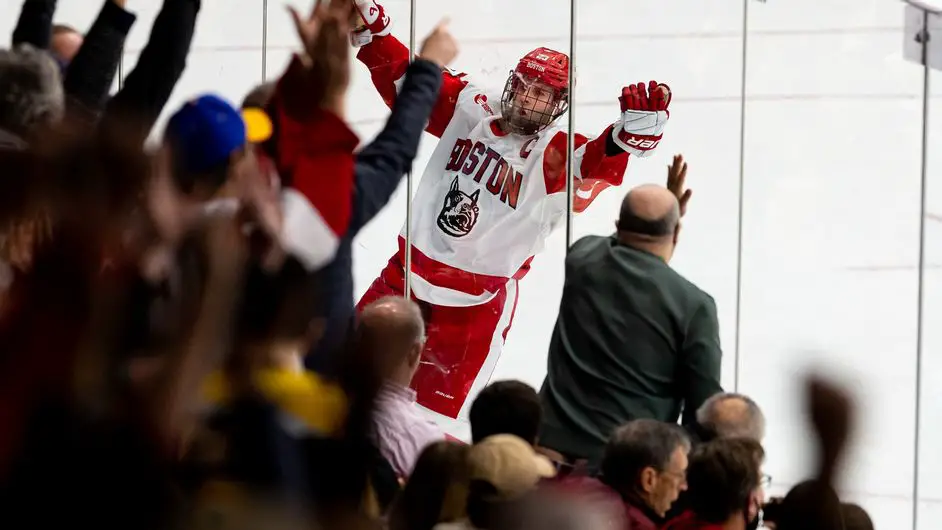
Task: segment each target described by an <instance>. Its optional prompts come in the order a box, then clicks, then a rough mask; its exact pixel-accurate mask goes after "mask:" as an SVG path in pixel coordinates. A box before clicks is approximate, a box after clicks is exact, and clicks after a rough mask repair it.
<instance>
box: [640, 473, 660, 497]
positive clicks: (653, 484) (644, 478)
mask: <svg viewBox="0 0 942 530" xmlns="http://www.w3.org/2000/svg"><path fill="white" fill-rule="evenodd" d="M657 476H658V472H657V470H656V469H654V468H653V467H646V468H644V469H642V470H641V474H640V475H639V480H640V486H641V490H642V491H644V492H645V493H651V492H653V491H654V490H655V489H657Z"/></svg>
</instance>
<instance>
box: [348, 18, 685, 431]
mask: <svg viewBox="0 0 942 530" xmlns="http://www.w3.org/2000/svg"><path fill="white" fill-rule="evenodd" d="M356 5H357V8H358V9H359V11H360V16H361V18H362V24H361V26H360V27H359V28H357V29H356V30H355V31H354V32H353V33H352V35H351V41H352V43H353V45H354V46H356V47H358V48H359V51H358V54H357V58H358V59H359V60H360V61H361V62H362V63H363V64H365V65H366V66H367V67H368V68H369V70H370V74H371V77H372V81H373V84H374V85H375V87H376V89H377V90H378V91H379V94H380V95H381V96H382V98H383V100H384V101H385V102H386V104H387V105H391V104H392V102H393V101H394V99H395V97H396V89H397V84H398V80H399V78H400V77H401V76H402V75H403V73H404V72H405V70H406V67H407V66H408V63H409V50H408V48H406V46H404V45H403V44H402V43H401V42H400V41H399V40H397V39H396V38H395V37H393V36H392V35H391V34H390V19H389V17H388V15H387V14H386V13H385V10H384V9H383V6H382V5H381V4H380V3H378V2H376V1H374V0H356ZM442 76H443V81H444V83H443V86H442V90H441V93H440V96H439V99H438V103H437V104H436V107H435V109H434V111H433V112H432V116H431V119H430V121H429V123H428V127H427V128H426V131H427V132H429V133H431V134H434V135H435V136H437V137H439V138H440V141H439V144H438V146H437V148H436V150H435V152H434V153H433V154H432V157H431V159H430V160H429V163H428V165H427V166H426V169H425V172H424V174H423V175H422V178H421V180H420V181H419V186H418V189H417V190H416V192H415V196H414V197H413V217H412V227H411V230H412V248H411V249H408V251H410V252H411V253H412V267H411V269H412V270H411V288H412V295H413V296H414V297H415V298H416V299H417V301H418V302H419V303H420V304H421V305H422V306H423V310H424V312H425V317H426V319H427V330H428V338H427V342H426V344H425V347H424V348H425V349H424V351H423V354H422V362H421V365H420V367H419V369H418V371H417V373H416V375H415V378H414V379H413V380H412V387H413V389H414V390H415V391H416V393H417V399H418V402H419V404H421V405H423V406H424V407H426V408H428V409H431V410H433V411H435V412H437V413H439V414H442V415H444V416H447V417H449V418H453V419H454V418H458V417H459V414H460V415H461V417H462V418H463V417H464V416H465V414H463V413H462V411H463V409H464V408H465V407H464V405H465V404H466V401H467V400H468V396H469V395H473V394H476V392H477V391H479V390H480V388H481V387H482V386H483V385H484V384H485V383H486V382H487V379H488V378H489V376H490V373H491V372H492V371H493V369H494V366H495V364H496V362H497V359H498V357H499V355H500V351H501V348H502V346H503V344H504V340H505V339H506V336H507V332H508V330H509V329H510V326H511V323H512V321H513V314H514V309H515V307H516V304H517V297H518V293H517V283H518V282H519V281H520V279H522V278H523V277H524V276H525V275H526V274H527V272H528V271H529V268H530V263H531V261H532V260H533V257H534V255H535V254H537V253H538V252H540V250H542V248H543V244H544V240H545V239H546V237H547V236H549V234H550V233H551V232H552V231H553V229H554V228H555V227H556V226H557V225H558V224H559V222H560V221H561V220H563V219H564V218H565V215H566V200H567V194H566V175H567V160H566V156H567V140H568V139H567V131H566V129H565V127H564V126H563V125H562V124H559V123H557V121H558V119H559V117H560V116H562V115H563V113H564V112H565V111H566V110H567V108H568V105H569V91H568V87H569V57H568V56H567V55H566V54H564V53H560V52H557V51H553V50H550V49H548V48H538V49H536V50H533V51H531V52H530V53H528V54H527V55H526V56H525V57H523V58H522V59H521V60H520V61H519V62H518V63H517V65H516V68H515V69H514V70H513V71H511V72H510V76H509V77H508V79H507V82H506V85H505V86H504V90H503V94H502V96H501V97H500V98H498V99H489V98H488V96H487V95H486V94H485V93H484V92H483V91H482V90H481V88H480V87H478V86H475V85H474V84H472V83H471V82H470V81H469V80H468V79H467V76H466V74H463V73H458V72H454V71H451V70H446V71H444V72H443V73H442ZM649 94H650V96H649ZM670 99H671V92H670V89H669V88H668V87H667V85H664V84H659V83H656V82H654V81H651V82H650V83H649V84H644V83H638V84H636V85H631V86H628V87H625V88H624V89H622V95H621V97H620V98H619V100H620V102H621V115H620V116H619V117H618V119H617V120H616V121H615V122H614V123H613V124H612V125H609V126H608V127H606V128H605V130H603V131H602V133H601V134H600V135H599V136H598V137H596V138H594V139H589V138H588V137H586V136H583V135H581V134H576V135H575V137H574V144H575V145H574V148H575V152H574V158H575V160H574V175H573V178H574V179H575V182H574V184H573V188H574V190H575V192H574V195H575V196H574V198H573V201H574V210H575V211H576V212H582V211H584V210H585V209H586V207H588V206H589V204H591V203H592V201H593V200H594V199H595V198H596V197H597V196H598V194H599V192H600V191H602V190H603V189H605V188H607V187H609V186H618V185H620V184H621V183H622V178H623V176H624V174H625V170H626V168H627V164H628V158H629V156H631V155H633V156H636V157H645V156H648V155H650V154H651V153H652V152H653V150H654V149H655V148H656V147H657V145H658V143H659V142H660V141H661V135H662V133H663V131H664V127H665V125H666V123H667V120H668V117H669V113H668V110H667V107H668V104H669V103H670ZM407 228H408V227H406V226H403V228H402V231H401V232H400V235H399V251H398V252H397V253H396V255H394V256H393V257H392V259H390V260H389V263H388V265H387V266H386V268H385V269H384V270H383V271H382V273H381V274H380V277H379V278H377V279H376V280H375V281H374V282H373V284H372V285H371V286H370V288H369V289H368V290H367V292H366V293H365V294H364V296H363V298H362V299H361V300H360V302H359V307H361V308H362V307H363V306H365V305H366V304H369V303H370V302H372V301H373V300H376V299H377V298H380V297H382V296H386V295H391V294H398V295H402V293H403V292H404V286H405V275H404V264H405V262H406V261H405V252H407V249H406V248H405V234H406V230H407ZM446 423H447V422H446Z"/></svg>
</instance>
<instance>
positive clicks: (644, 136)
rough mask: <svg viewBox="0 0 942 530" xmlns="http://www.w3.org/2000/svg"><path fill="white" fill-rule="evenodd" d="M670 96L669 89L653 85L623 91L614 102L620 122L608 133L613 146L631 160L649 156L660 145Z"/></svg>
mask: <svg viewBox="0 0 942 530" xmlns="http://www.w3.org/2000/svg"><path fill="white" fill-rule="evenodd" d="M671 95H672V94H671V89H670V87H668V86H667V85H665V84H664V83H658V82H657V81H651V82H650V83H648V84H647V85H645V84H644V83H638V84H635V85H629V86H627V87H625V88H623V89H622V92H621V97H620V98H618V101H619V103H621V112H622V115H621V119H620V120H619V122H618V123H616V124H615V128H614V129H613V130H612V139H613V140H615V143H616V144H618V146H619V147H621V148H622V149H624V150H625V151H627V152H628V153H631V154H633V155H634V156H637V157H646V156H650V155H651V154H652V153H653V152H654V150H655V149H656V148H657V146H658V144H660V143H661V137H662V135H663V133H664V127H665V126H666V125H667V120H668V119H669V118H670V111H668V110H667V107H668V106H669V105H670V102H671Z"/></svg>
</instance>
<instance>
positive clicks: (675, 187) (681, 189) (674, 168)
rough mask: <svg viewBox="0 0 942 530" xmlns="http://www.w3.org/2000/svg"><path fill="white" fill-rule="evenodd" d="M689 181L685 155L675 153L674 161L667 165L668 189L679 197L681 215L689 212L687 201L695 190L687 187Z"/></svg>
mask: <svg viewBox="0 0 942 530" xmlns="http://www.w3.org/2000/svg"><path fill="white" fill-rule="evenodd" d="M686 181H687V162H686V161H685V160H684V155H674V163H673V164H670V165H668V166H667V189H669V190H670V191H671V193H673V194H674V196H675V197H677V202H678V203H680V216H681V217H683V216H684V214H686V213H687V203H688V202H690V196H691V195H693V190H688V189H685V187H686V186H685V184H686Z"/></svg>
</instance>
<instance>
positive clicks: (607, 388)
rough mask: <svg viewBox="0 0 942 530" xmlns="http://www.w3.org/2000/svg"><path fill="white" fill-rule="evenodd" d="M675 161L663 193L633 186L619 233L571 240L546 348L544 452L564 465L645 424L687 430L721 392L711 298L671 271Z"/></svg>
mask: <svg viewBox="0 0 942 530" xmlns="http://www.w3.org/2000/svg"><path fill="white" fill-rule="evenodd" d="M685 176H686V165H685V164H684V163H683V159H682V158H681V157H679V156H678V157H677V158H675V160H674V165H673V166H671V167H670V169H669V171H668V187H667V188H666V189H665V188H662V187H659V186H654V185H644V186H639V187H637V188H634V189H633V190H631V191H630V192H629V193H628V194H627V195H626V196H625V199H624V201H623V202H622V206H621V213H620V216H619V220H618V222H617V223H616V227H617V233H616V234H615V235H612V236H608V237H602V236H587V237H584V238H582V239H580V240H579V241H576V242H575V243H574V244H573V246H572V248H571V251H570V253H569V255H568V256H567V257H566V279H565V284H564V286H563V295H562V302H561V303H560V309H559V317H558V319H557V321H556V328H555V329H554V330H553V335H552V338H551V342H550V349H549V359H548V371H547V376H546V379H545V381H544V383H543V388H542V389H541V391H540V395H541V398H542V402H543V426H542V429H541V432H540V443H541V445H543V446H545V447H547V448H549V449H552V450H555V451H557V452H559V453H561V454H562V455H563V456H564V457H565V458H566V459H567V460H568V461H576V460H579V459H586V460H588V461H589V463H590V465H591V464H593V463H595V462H597V461H598V459H599V457H600V456H601V453H602V450H603V448H604V447H605V440H606V438H607V436H608V434H609V433H610V432H611V431H612V430H613V429H614V428H615V427H616V426H618V425H620V424H623V423H626V422H628V421H631V420H634V419H641V418H650V419H655V420H659V421H665V422H669V423H674V422H676V421H677V420H678V418H679V417H680V413H681V410H683V418H682V419H683V424H684V425H688V426H689V425H691V424H693V423H694V422H695V421H696V416H695V412H696V410H697V408H699V407H700V406H701V405H702V404H703V403H704V401H706V400H707V398H709V397H710V396H711V395H713V394H716V393H718V392H720V391H722V388H721V387H720V358H721V356H722V352H721V351H720V342H719V326H718V323H717V316H716V304H715V303H714V302H713V298H712V297H710V296H709V295H708V294H706V293H704V292H703V291H701V290H700V289H699V288H697V287H696V286H695V285H694V284H692V283H691V282H689V281H687V280H686V279H684V278H683V277H682V276H681V275H680V274H678V273H677V272H676V271H674V270H673V269H672V268H671V267H670V265H669V263H670V259H671V257H672V256H673V253H674V248H675V247H676V245H677V238H678V235H679V234H680V219H681V217H682V215H683V213H684V210H685V208H686V202H687V199H689V197H690V193H689V191H687V192H685V191H684V186H683V180H684V178H685Z"/></svg>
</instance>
